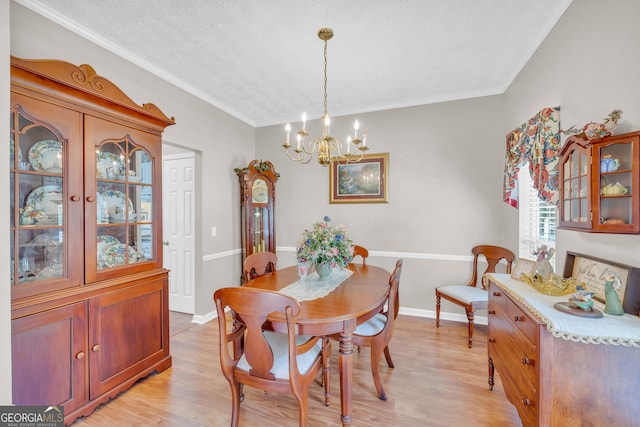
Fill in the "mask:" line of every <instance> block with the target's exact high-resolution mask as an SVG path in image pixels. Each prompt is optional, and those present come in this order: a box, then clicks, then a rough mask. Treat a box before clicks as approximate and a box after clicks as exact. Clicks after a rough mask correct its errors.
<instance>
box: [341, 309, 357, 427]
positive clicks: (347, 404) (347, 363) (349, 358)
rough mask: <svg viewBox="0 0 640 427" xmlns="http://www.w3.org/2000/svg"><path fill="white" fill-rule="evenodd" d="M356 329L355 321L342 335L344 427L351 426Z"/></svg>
mask: <svg viewBox="0 0 640 427" xmlns="http://www.w3.org/2000/svg"><path fill="white" fill-rule="evenodd" d="M350 323H351V322H350ZM354 329H355V320H354V322H353V324H352V325H349V326H348V327H347V326H346V325H345V331H344V332H343V333H341V334H340V350H339V353H338V356H339V357H338V364H339V366H340V404H341V410H342V415H341V416H340V419H341V421H342V425H343V426H349V425H351V379H352V376H353V341H352V332H353V330H354Z"/></svg>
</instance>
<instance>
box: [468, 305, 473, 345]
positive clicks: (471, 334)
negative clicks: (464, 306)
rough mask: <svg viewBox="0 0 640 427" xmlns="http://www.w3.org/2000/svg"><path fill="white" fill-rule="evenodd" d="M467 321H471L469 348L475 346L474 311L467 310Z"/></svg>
mask: <svg viewBox="0 0 640 427" xmlns="http://www.w3.org/2000/svg"><path fill="white" fill-rule="evenodd" d="M467 319H469V348H471V345H472V344H473V311H469V310H467Z"/></svg>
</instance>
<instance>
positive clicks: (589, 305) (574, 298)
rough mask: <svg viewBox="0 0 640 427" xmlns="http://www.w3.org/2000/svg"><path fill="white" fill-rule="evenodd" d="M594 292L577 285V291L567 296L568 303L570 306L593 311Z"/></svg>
mask: <svg viewBox="0 0 640 427" xmlns="http://www.w3.org/2000/svg"><path fill="white" fill-rule="evenodd" d="M593 295H594V292H589V291H586V290H584V288H582V286H578V291H577V292H575V293H574V294H572V295H571V296H570V297H569V305H570V306H571V307H575V308H580V309H582V310H584V311H593V300H592V299H591V297H593Z"/></svg>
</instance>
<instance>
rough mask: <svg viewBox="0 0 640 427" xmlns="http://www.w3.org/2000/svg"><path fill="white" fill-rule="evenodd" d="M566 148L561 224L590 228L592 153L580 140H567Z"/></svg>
mask: <svg viewBox="0 0 640 427" xmlns="http://www.w3.org/2000/svg"><path fill="white" fill-rule="evenodd" d="M565 150H566V151H565ZM565 150H563V153H562V159H561V162H560V165H561V166H560V167H561V178H562V179H561V184H562V196H563V197H562V201H561V205H560V211H561V220H560V225H561V226H566V227H571V228H590V227H591V203H590V192H591V190H590V178H589V176H590V175H589V173H590V169H591V165H590V162H591V155H590V153H589V149H588V148H587V147H585V146H584V145H582V144H581V143H579V142H573V143H572V142H571V141H567V146H566V149H565Z"/></svg>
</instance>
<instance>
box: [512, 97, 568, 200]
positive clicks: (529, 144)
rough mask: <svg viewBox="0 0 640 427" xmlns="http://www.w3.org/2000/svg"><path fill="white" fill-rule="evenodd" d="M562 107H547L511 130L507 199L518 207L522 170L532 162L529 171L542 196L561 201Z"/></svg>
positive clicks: (541, 197)
mask: <svg viewBox="0 0 640 427" xmlns="http://www.w3.org/2000/svg"><path fill="white" fill-rule="evenodd" d="M559 132H560V107H554V108H545V109H543V110H541V111H540V112H539V113H538V114H536V115H535V116H534V117H532V118H531V119H529V121H527V122H526V123H523V124H522V126H520V127H519V128H517V129H515V130H513V132H510V133H509V134H507V155H506V159H505V164H504V185H503V192H504V194H503V196H504V201H505V202H506V203H508V204H510V205H511V206H513V207H515V208H517V207H518V187H517V185H518V170H519V169H520V166H522V165H523V164H525V163H526V162H529V173H530V174H531V179H532V181H533V184H534V186H535V187H536V188H537V189H538V197H540V200H544V201H546V202H549V203H553V204H555V205H557V204H558V161H559V159H558V153H559V151H560V133H559Z"/></svg>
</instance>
